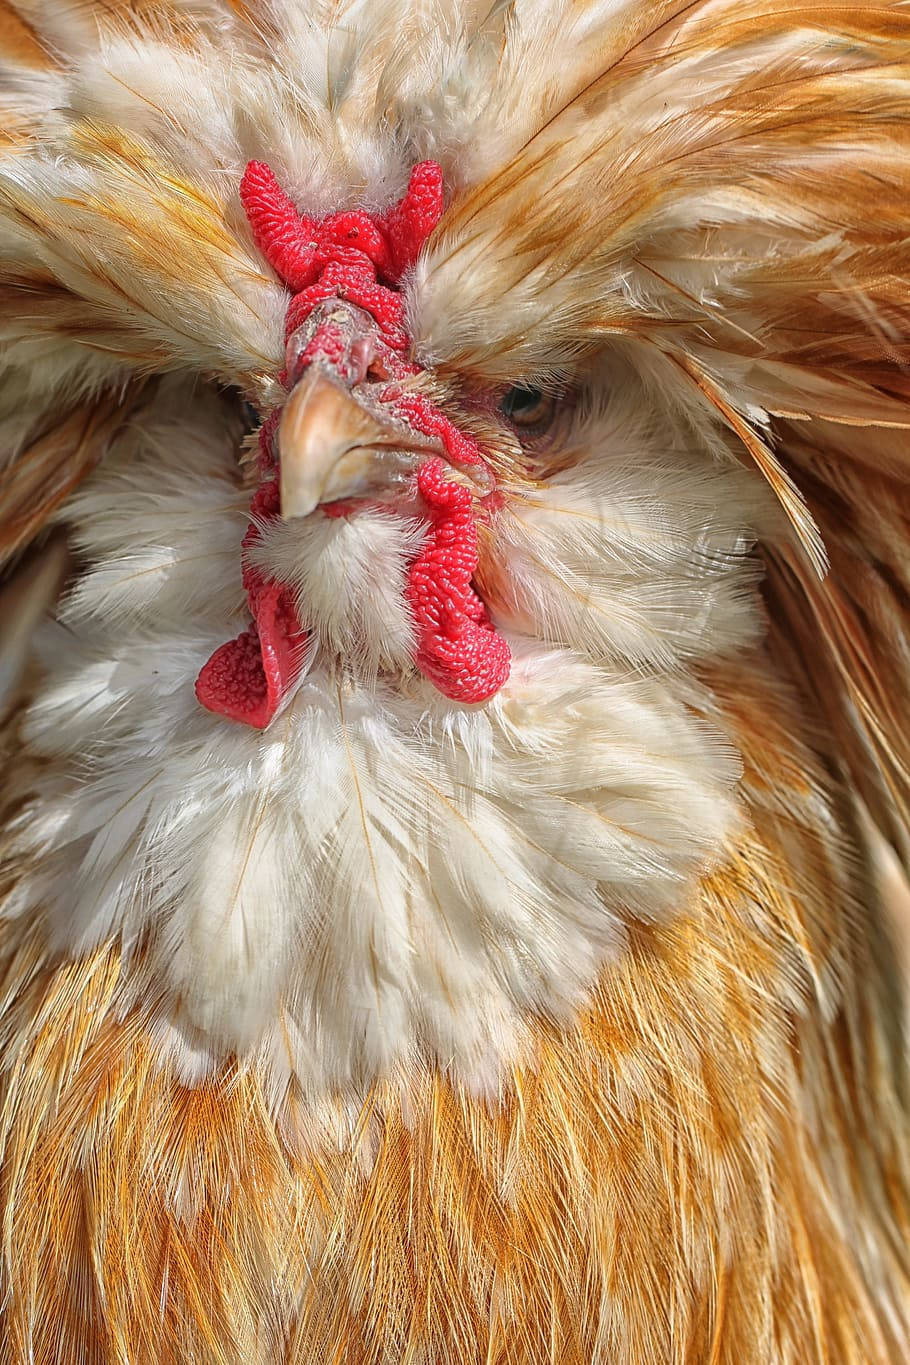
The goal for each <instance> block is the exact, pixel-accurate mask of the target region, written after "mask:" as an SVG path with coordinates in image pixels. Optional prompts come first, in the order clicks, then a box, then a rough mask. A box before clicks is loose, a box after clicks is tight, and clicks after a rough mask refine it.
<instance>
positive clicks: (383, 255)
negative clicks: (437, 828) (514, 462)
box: [196, 161, 510, 729]
mask: <svg viewBox="0 0 910 1365" xmlns="http://www.w3.org/2000/svg"><path fill="white" fill-rule="evenodd" d="M240 197H241V200H242V202H243V206H244V208H245V210H246V213H247V217H248V218H249V221H250V225H251V227H252V229H253V235H254V237H255V239H256V242H257V244H258V246H259V247H260V249H261V250H262V252H263V254H264V255H265V256H266V258H267V259H268V260H269V262H270V263H271V265H272V266H273V267H274V269H275V270H276V271H277V273H278V274H279V275H280V276H281V278H282V279H283V280H284V281H285V282H286V283H287V284H288V285H289V287H290V288H291V289H292V290H293V291H294V297H293V298H292V299H291V302H290V305H289V307H288V313H287V319H286V337H287V338H288V340H289V342H291V344H290V345H289V348H288V355H289V359H288V367H287V368H286V370H285V371H284V372H283V374H282V376H281V378H282V380H283V382H286V383H288V384H293V383H295V382H297V381H298V380H299V379H300V377H301V374H302V373H303V372H304V371H305V369H306V368H307V367H308V365H310V364H312V363H313V362H314V361H316V360H318V362H319V363H320V364H321V365H324V366H326V367H327V368H328V369H330V370H331V371H333V372H334V373H336V374H337V376H338V378H339V379H341V380H343V381H345V382H347V383H348V384H352V385H353V384H356V383H358V382H360V380H362V379H363V377H364V373H365V372H366V369H367V367H368V365H369V364H370V363H371V361H372V360H373V359H375V358H376V357H377V356H378V357H379V359H380V362H381V369H382V372H383V373H384V374H385V375H387V376H388V378H389V379H390V381H391V382H390V383H388V384H387V385H386V386H385V388H383V389H382V390H381V391H380V393H379V395H378V397H379V401H380V402H381V403H383V404H384V405H387V406H388V408H389V409H390V412H391V414H392V415H394V416H395V417H397V418H399V419H400V420H402V421H404V422H406V423H407V424H408V426H409V427H410V428H411V429H412V430H413V431H416V432H419V433H420V434H421V435H426V436H431V437H434V438H436V439H437V440H438V441H439V442H440V444H441V446H442V449H443V451H444V452H445V455H446V457H447V458H448V460H449V461H450V462H451V463H452V464H455V465H459V466H471V465H474V466H483V467H484V468H485V467H486V466H485V462H484V460H483V456H482V454H481V451H480V449H479V447H478V445H477V443H476V441H474V440H473V438H472V437H470V436H468V435H466V434H465V433H464V432H462V431H460V430H459V429H458V428H457V427H456V426H455V425H454V424H453V423H452V422H451V421H450V419H449V418H448V417H446V416H445V414H444V413H443V412H441V410H440V409H439V408H437V407H435V406H434V405H433V404H432V403H430V402H429V400H428V399H427V398H425V397H424V396H422V395H420V394H416V393H414V392H412V391H409V390H408V389H407V388H405V387H403V386H402V385H401V384H400V383H396V382H395V381H396V380H398V381H400V380H403V379H405V378H407V377H408V376H409V375H413V374H417V373H418V372H419V367H418V366H416V365H414V364H412V363H411V362H410V361H408V360H406V359H405V358H404V355H403V354H402V353H403V352H405V351H406V349H407V346H408V341H409V339H408V336H407V332H406V330H405V326H404V307H403V302H402V297H401V295H400V293H399V292H398V291H397V289H395V288H394V287H390V286H394V285H396V284H397V283H398V282H399V281H400V279H401V276H402V274H403V273H404V272H405V271H407V270H408V269H410V268H411V266H413V264H414V262H415V261H416V260H417V256H418V253H419V251H420V248H421V246H422V245H423V243H424V241H425V240H426V238H427V237H428V236H429V234H430V232H431V231H432V230H433V228H434V227H435V226H436V224H437V222H438V221H439V218H440V216H441V214H442V172H441V171H440V169H439V167H438V166H437V165H436V164H435V162H431V161H427V162H422V163H421V164H420V165H418V166H415V167H414V169H413V171H412V172H411V178H410V182H409V185H408V189H407V192H406V193H405V195H404V198H403V199H402V200H401V201H400V202H399V203H398V204H396V205H395V207H394V208H392V209H390V210H389V211H388V212H387V213H385V214H383V215H374V214H368V213H365V212H363V211H362V210H353V211H351V212H346V213H336V214H332V215H331V216H329V217H328V218H324V219H322V220H320V221H316V220H313V219H310V218H304V217H302V216H301V215H300V214H298V212H297V210H296V209H295V208H294V206H293V204H292V203H291V201H290V199H288V197H287V195H286V194H285V193H284V191H283V190H282V189H281V187H280V186H279V185H278V182H277V180H276V179H275V177H274V175H273V174H272V172H271V170H270V169H269V167H268V166H266V165H264V164H263V163H261V162H257V161H251V162H250V164H249V165H248V167H247V169H246V172H245V174H244V177H243V180H242V182H241V187H240ZM333 298H341V299H346V300H347V301H348V302H349V303H351V304H354V305H355V306H356V307H357V308H359V309H361V310H362V311H363V313H364V314H367V315H369V317H370V318H371V319H372V322H373V323H375V337H373V336H371V337H370V338H369V340H367V341H365V340H364V339H362V338H360V339H358V340H357V341H355V342H354V343H351V341H350V339H349V338H345V337H344V336H343V334H342V333H341V332H340V331H339V329H338V328H336V327H333V326H332V325H331V323H328V322H325V323H321V324H319V325H318V326H317V327H316V330H315V332H314V333H313V335H312V336H311V337H310V338H309V340H308V341H307V343H306V345H305V346H304V348H303V349H302V351H299V353H297V352H298V348H297V347H295V345H294V343H293V342H292V341H291V339H292V338H293V337H295V334H297V333H298V331H299V329H300V328H302V327H304V326H305V325H306V323H307V321H308V320H309V319H310V317H311V315H312V313H313V310H314V309H316V308H317V307H318V305H320V304H322V303H324V302H326V301H328V300H330V299H333ZM278 416H279V414H273V416H272V417H270V418H269V419H268V421H267V422H266V423H265V424H264V425H263V428H262V431H261V432H260V442H259V468H260V472H261V473H262V476H263V482H262V483H261V484H260V486H259V488H258V489H257V491H256V494H255V496H254V498H253V502H252V506H251V508H250V511H251V514H252V517H253V520H251V522H250V524H249V527H248V528H247V533H246V535H245V536H244V539H243V549H244V550H246V549H248V548H249V547H250V546H251V545H252V544H253V543H255V541H256V540H258V539H259V538H260V537H261V529H260V528H261V526H262V524H263V523H264V522H268V521H269V520H272V519H274V518H277V517H278V516H280V506H279V485H278V481H277V477H276V473H277V471H276V466H275V459H274V454H273V449H272V441H273V436H274V433H275V431H276V430H277V425H278ZM417 490H418V493H419V495H420V497H421V498H422V499H423V502H424V504H425V506H426V510H427V514H428V517H429V523H430V525H429V529H428V532H427V535H426V537H425V539H424V542H423V544H422V546H421V549H420V552H419V553H418V555H417V557H416V558H415V559H414V561H413V563H412V564H411V566H410V569H409V571H408V584H407V588H406V593H405V595H406V598H407V601H408V604H409V606H410V608H411V611H412V614H413V618H414V624H415V627H416V634H417V648H416V651H415V655H414V662H415V664H416V666H417V668H418V669H420V671H421V672H422V673H424V674H425V675H426V677H427V678H429V679H430V681H431V682H432V683H433V684H434V686H435V687H437V688H438V689H439V691H440V692H442V693H443V694H444V695H445V696H447V697H451V698H452V699H453V700H454V701H459V702H462V703H465V704H471V703H477V702H483V701H486V700H488V699H489V698H490V697H491V696H493V695H494V694H495V693H496V692H497V691H498V690H499V688H500V687H502V685H503V683H504V682H505V681H506V679H507V677H508V675H509V666H510V654H509V648H508V645H507V644H506V642H505V640H503V639H502V637H501V636H500V635H499V634H498V633H497V632H496V630H495V629H494V627H493V625H492V623H491V622H490V620H489V618H488V616H487V612H486V608H485V606H484V604H483V602H482V601H481V600H480V598H479V597H478V596H477V594H476V592H475V591H474V589H473V587H472V586H471V581H472V578H473V575H474V573H475V571H476V568H477V530H476V515H475V508H474V500H473V497H472V495H471V493H470V492H469V491H468V489H466V488H465V487H463V486H462V485H461V484H459V483H457V482H455V481H454V480H452V479H449V478H447V477H446V465H445V462H444V461H443V460H441V459H432V460H430V461H428V462H427V463H425V464H424V465H423V466H422V467H421V468H420V470H419V472H418V475H417ZM348 510H349V505H348V504H342V503H337V504H330V505H327V506H326V507H325V508H324V509H323V512H324V515H327V516H343V515H346V513H347V511H348ZM243 585H244V588H245V590H246V594H247V602H248V604H249V608H250V614H251V616H252V618H253V620H252V624H251V625H250V626H249V627H248V628H247V629H246V630H245V631H243V632H242V634H240V635H239V636H237V638H236V639H234V640H231V641H229V642H228V643H227V644H225V645H222V646H221V647H220V648H219V649H217V650H216V651H215V653H214V654H213V655H212V657H211V658H210V659H209V661H208V663H206V665H205V666H204V667H203V669H202V671H201V672H200V674H199V676H198V678H197V680H196V696H197V698H198V700H199V701H200V703H201V704H202V705H203V706H204V707H206V708H207V709H208V710H209V711H213V712H215V713H216V714H218V715H222V716H225V717H226V718H227V719H229V720H236V721H242V722H244V723H245V724H247V725H252V726H254V727H256V728H258V729H263V728H265V726H267V725H268V724H269V722H270V721H271V720H272V719H273V717H274V716H275V714H276V712H277V710H278V708H279V706H280V705H281V701H282V699H283V697H284V696H285V695H286V694H287V692H288V691H289V689H290V688H291V687H292V686H293V685H294V683H295V682H296V680H297V677H298V676H299V672H300V668H301V663H302V658H303V653H304V645H305V638H306V637H305V632H304V631H303V629H302V627H301V623H300V618H299V616H298V613H297V608H296V604H295V601H294V597H293V593H292V592H291V590H290V589H289V588H287V587H285V586H284V585H282V584H280V583H278V582H276V581H274V580H271V579H268V578H266V577H265V576H264V575H263V574H262V572H261V571H260V570H258V569H256V568H254V567H252V566H251V565H249V563H247V562H246V561H245V562H244V568H243Z"/></svg>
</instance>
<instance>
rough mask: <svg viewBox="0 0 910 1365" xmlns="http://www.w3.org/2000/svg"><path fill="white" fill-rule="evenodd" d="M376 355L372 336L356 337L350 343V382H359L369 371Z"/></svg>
mask: <svg viewBox="0 0 910 1365" xmlns="http://www.w3.org/2000/svg"><path fill="white" fill-rule="evenodd" d="M375 355H376V342H375V340H374V338H373V337H372V336H365V337H358V338H357V339H356V341H354V342H353V343H352V344H351V350H350V359H349V363H348V371H349V375H350V379H351V383H352V384H355V385H356V384H360V383H362V382H363V380H364V379H366V377H367V375H368V374H369V372H370V366H371V365H372V363H373V359H374V357H375Z"/></svg>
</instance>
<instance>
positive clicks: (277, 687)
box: [196, 479, 306, 730]
mask: <svg viewBox="0 0 910 1365" xmlns="http://www.w3.org/2000/svg"><path fill="white" fill-rule="evenodd" d="M250 512H251V514H252V515H253V517H255V519H256V520H255V521H251V522H250V524H249V526H248V527H247V530H246V535H245V536H244V537H243V542H242V546H243V550H248V549H249V548H250V546H251V545H255V544H256V542H257V541H258V540H260V539H261V537H262V532H261V530H260V526H261V525H262V524H263V523H268V522H269V521H273V520H275V519H276V518H277V516H278V514H279V491H278V484H277V482H276V481H275V480H274V479H269V480H267V481H266V482H265V483H261V484H260V485H259V487H258V488H257V490H256V493H255V495H254V497H253V501H252V504H251V506H250ZM243 586H244V588H245V589H246V596H247V602H248V604H249V608H250V614H251V616H252V617H253V624H252V625H251V626H250V627H249V628H248V629H247V630H245V631H243V632H242V633H241V634H240V635H238V636H237V637H236V639H234V640H229V641H228V643H227V644H226V645H221V647H220V648H219V649H216V650H215V653H214V654H213V655H212V657H211V658H210V659H209V661H208V663H207V664H205V666H204V667H203V669H202V670H201V672H200V674H199V676H198V678H197V679H196V697H197V700H198V701H199V702H201V704H202V705H203V706H204V707H205V708H206V710H207V711H214V712H215V713H216V715H219V716H224V717H225V718H226V719H227V720H238V721H243V722H244V723H245V724H247V725H252V726H254V727H255V728H256V729H257V730H262V729H264V728H265V727H266V725H268V723H269V721H270V720H272V719H273V718H274V716H275V712H276V711H277V710H278V707H279V706H280V704H281V701H282V698H283V697H284V696H285V695H286V694H287V692H288V689H289V688H291V687H292V686H293V685H294V683H295V682H296V680H297V677H298V674H299V672H300V666H301V663H302V657H303V648H304V643H305V640H306V636H305V634H304V632H303V631H302V630H301V626H300V618H299V616H298V615H297V607H296V605H295V603H294V598H293V593H292V592H291V590H290V589H289V588H287V587H285V586H284V585H283V584H281V583H276V582H274V581H273V580H272V579H268V578H266V577H265V576H264V575H263V574H262V573H261V572H260V570H259V569H256V568H254V567H253V566H252V565H250V564H248V563H244V566H243Z"/></svg>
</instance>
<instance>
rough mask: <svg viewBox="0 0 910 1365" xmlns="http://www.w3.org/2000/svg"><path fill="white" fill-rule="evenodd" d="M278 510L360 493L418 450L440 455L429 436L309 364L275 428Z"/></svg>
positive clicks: (403, 466) (299, 513)
mask: <svg viewBox="0 0 910 1365" xmlns="http://www.w3.org/2000/svg"><path fill="white" fill-rule="evenodd" d="M278 450H279V454H280V457H281V460H280V487H281V515H282V516H283V517H285V518H290V517H305V516H308V515H309V513H310V512H312V511H313V509H314V508H316V507H318V506H319V504H320V503H322V502H338V501H341V500H342V499H345V498H362V497H365V496H369V495H370V494H374V493H376V492H377V491H379V490H380V489H381V488H383V487H385V486H387V485H388V483H389V481H390V479H392V478H393V477H394V476H395V475H396V474H398V475H402V474H403V473H405V472H408V471H409V470H410V469H411V468H412V467H413V465H414V456H415V455H438V454H439V453H440V450H441V446H440V444H439V442H438V441H434V440H433V439H432V438H430V437H416V436H414V435H413V434H411V433H409V432H408V430H407V428H406V427H404V426H402V425H398V424H397V423H394V422H392V421H385V420H384V419H383V418H382V417H377V416H375V415H374V414H373V413H371V412H369V411H368V410H367V409H366V408H364V407H363V406H362V405H361V404H360V403H359V402H358V401H357V399H356V398H355V397H354V396H353V395H352V393H351V391H350V390H349V389H348V388H346V387H345V386H344V385H342V384H340V383H338V382H337V381H336V380H334V379H332V378H331V376H330V375H328V374H327V373H326V371H325V370H324V369H322V368H320V367H318V366H314V367H313V368H311V369H310V370H308V371H307V373H306V374H305V375H304V377H303V378H302V379H301V380H300V382H299V383H298V384H296V385H295V387H294V388H293V389H292V391H291V395H290V397H289V398H288V401H287V403H286V404H285V406H284V411H283V412H282V415H281V422H280V425H279V428H278Z"/></svg>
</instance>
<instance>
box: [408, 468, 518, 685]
mask: <svg viewBox="0 0 910 1365" xmlns="http://www.w3.org/2000/svg"><path fill="white" fill-rule="evenodd" d="M417 486H418V488H419V490H420V493H421V495H422V496H423V499H424V501H425V502H426V505H427V508H428V510H429V513H430V522H431V526H430V531H429V534H428V535H427V538H426V540H425V541H424V544H423V547H422V549H421V551H420V554H419V555H418V557H417V558H416V559H415V561H414V563H413V564H412V565H411V568H410V570H409V572H408V586H407V599H408V602H409V604H410V607H411V611H412V612H413V614H414V621H415V624H416V626H417V654H416V656H415V663H416V664H417V667H418V668H419V669H420V671H421V672H422V673H425V674H426V676H427V677H428V678H429V679H430V682H432V683H433V685H434V686H435V687H438V688H439V691H440V692H442V693H443V695H444V696H446V697H451V698H452V700H453V701H460V702H465V703H471V702H480V701H486V700H487V699H488V698H489V697H492V696H493V694H494V693H495V692H498V691H499V689H500V687H502V685H503V683H504V682H505V681H506V679H507V678H508V676H509V667H510V664H511V655H510V653H509V646H508V645H507V644H506V642H505V640H504V639H503V638H502V636H501V635H499V634H498V633H497V632H496V630H495V629H494V627H493V624H492V622H491V621H490V619H489V617H488V616H487V611H486V607H485V606H484V604H483V602H481V600H480V598H479V597H478V596H477V594H476V592H475V591H474V589H473V588H472V586H471V579H472V577H473V575H474V572H475V570H476V569H477V527H476V524H475V520H474V509H473V499H472V497H471V494H470V492H469V491H468V489H467V488H464V487H463V486H462V485H461V484H459V483H455V482H454V481H453V480H451V479H447V478H446V477H445V465H444V464H443V462H442V460H430V461H428V463H427V464H425V465H423V466H422V468H421V470H420V473H419V474H418V476H417Z"/></svg>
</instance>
